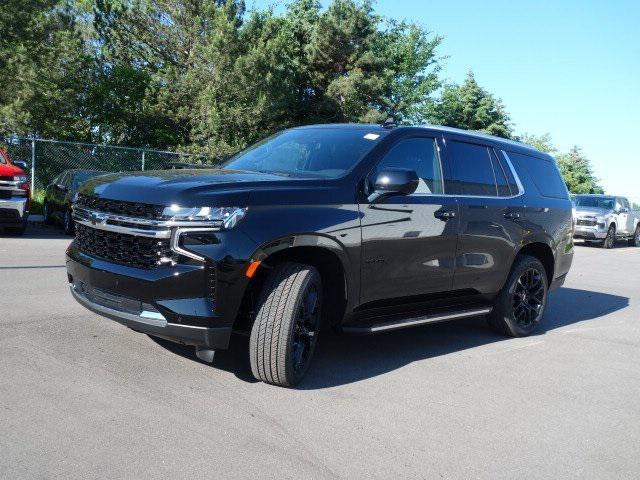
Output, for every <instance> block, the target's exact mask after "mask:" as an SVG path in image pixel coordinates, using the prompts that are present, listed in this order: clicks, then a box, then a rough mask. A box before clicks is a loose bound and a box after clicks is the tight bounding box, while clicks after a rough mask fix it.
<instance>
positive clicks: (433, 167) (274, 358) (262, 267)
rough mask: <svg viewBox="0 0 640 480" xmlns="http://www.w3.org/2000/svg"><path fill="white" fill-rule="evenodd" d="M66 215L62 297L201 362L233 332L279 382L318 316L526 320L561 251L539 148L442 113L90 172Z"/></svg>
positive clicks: (555, 280) (561, 193) (566, 231)
mask: <svg viewBox="0 0 640 480" xmlns="http://www.w3.org/2000/svg"><path fill="white" fill-rule="evenodd" d="M74 218H75V220H76V223H77V232H76V239H75V241H74V242H73V243H72V244H71V245H70V246H69V248H68V250H67V272H68V280H69V285H70V288H71V293H72V294H73V296H74V297H75V298H76V300H77V301H78V302H80V303H81V304H83V305H84V306H86V307H87V308H89V309H90V310H92V311H94V312H97V313H99V314H101V315H104V316H106V317H108V318H111V319H113V320H116V321H118V322H120V323H122V324H124V325H126V326H128V327H130V328H132V329H133V330H136V331H139V332H144V333H147V334H150V335H155V336H158V337H163V338H165V339H169V340H172V341H175V342H179V343H182V344H186V345H193V346H195V349H196V355H197V356H198V357H199V358H200V359H203V360H207V361H211V360H213V354H214V351H215V349H224V348H227V347H228V344H229V339H230V336H231V333H232V332H233V331H244V332H247V333H249V335H250V342H249V344H250V345H249V356H250V363H251V369H252V372H253V374H254V375H255V377H256V378H257V379H260V380H263V381H265V382H269V383H273V384H277V385H284V386H289V385H294V384H295V383H297V382H298V381H299V380H300V379H301V378H302V377H303V375H304V374H305V372H306V370H307V368H308V366H309V362H310V360H311V357H312V355H313V351H314V348H315V346H316V340H317V338H318V332H319V331H320V325H321V323H324V324H325V325H331V326H333V327H334V328H342V329H343V330H344V331H349V332H354V333H373V332H383V331H388V330H393V329H397V328H404V327H410V326H415V325H422V324H426V323H431V322H439V321H444V320H451V319H459V318H464V317H474V316H486V317H487V319H488V322H489V324H490V325H491V326H492V327H493V328H495V329H496V330H497V331H499V332H501V333H503V334H505V335H509V336H524V335H529V334H530V333H531V332H532V331H533V330H534V329H535V328H536V326H537V325H538V324H539V323H540V321H541V320H542V317H543V314H544V310H545V306H546V304H547V294H548V292H549V290H550V289H552V288H555V287H557V286H559V285H561V284H562V283H563V282H564V279H565V277H566V275H567V272H568V271H569V267H570V265H571V262H572V258H573V243H572V233H573V232H572V216H571V202H570V201H569V196H568V192H567V189H566V186H565V184H564V182H563V181H562V178H561V177H560V174H559V173H558V170H557V167H556V164H555V161H554V160H553V158H552V157H550V156H549V155H547V154H544V153H541V152H539V151H537V150H535V149H533V148H532V147H529V146H526V145H523V144H520V143H516V142H511V141H507V140H504V139H500V138H495V137H491V136H486V135H481V134H476V133H470V132H466V131H460V130H455V129H449V128H442V127H425V128H422V127H392V126H386V127H385V126H378V125H325V126H308V127H302V128H294V129H291V130H286V131H283V132H281V133H278V134H276V135H274V136H272V137H270V138H268V139H266V140H263V141H261V142H259V143H258V144H256V145H254V146H252V147H251V148H249V149H247V150H245V151H244V152H241V153H239V154H238V155H236V156H235V157H233V158H231V159H230V160H229V161H228V162H227V163H226V164H225V165H223V167H222V168H220V169H212V170H202V171H180V170H174V171H162V172H141V173H139V174H135V175H131V174H124V175H122V174H120V175H108V176H105V177H100V178H96V179H92V180H90V181H89V182H87V183H86V184H85V185H84V187H83V188H82V190H81V192H80V195H79V197H78V202H77V203H76V205H75V206H74Z"/></svg>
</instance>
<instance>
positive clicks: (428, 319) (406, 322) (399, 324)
mask: <svg viewBox="0 0 640 480" xmlns="http://www.w3.org/2000/svg"><path fill="white" fill-rule="evenodd" d="M492 310H493V308H492V307H484V308H474V309H471V310H459V311H457V312H447V313H438V314H435V315H424V316H422V317H416V318H403V319H401V320H392V321H390V322H382V323H376V324H373V325H366V326H344V327H342V331H344V332H347V333H360V334H367V333H378V332H387V331H389V330H399V329H401V328H409V327H416V326H418V325H426V324H427V323H438V322H445V321H447V320H455V319H458V318H469V317H479V316H480V315H487V314H488V313H491V311H492Z"/></svg>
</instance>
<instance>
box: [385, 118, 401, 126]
mask: <svg viewBox="0 0 640 480" xmlns="http://www.w3.org/2000/svg"><path fill="white" fill-rule="evenodd" d="M397 126H398V124H397V123H396V121H395V120H394V119H393V117H389V118H387V119H386V120H385V121H384V122H382V128H394V127H397Z"/></svg>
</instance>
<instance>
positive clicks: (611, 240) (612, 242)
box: [602, 225, 616, 249]
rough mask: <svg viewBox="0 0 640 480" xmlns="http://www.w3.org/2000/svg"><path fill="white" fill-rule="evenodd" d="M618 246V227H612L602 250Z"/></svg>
mask: <svg viewBox="0 0 640 480" xmlns="http://www.w3.org/2000/svg"><path fill="white" fill-rule="evenodd" d="M615 244H616V227H615V225H611V226H610V227H609V230H607V236H606V237H604V240H603V241H602V248H607V249H608V248H613V247H614V245H615Z"/></svg>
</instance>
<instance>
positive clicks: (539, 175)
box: [509, 152, 569, 199]
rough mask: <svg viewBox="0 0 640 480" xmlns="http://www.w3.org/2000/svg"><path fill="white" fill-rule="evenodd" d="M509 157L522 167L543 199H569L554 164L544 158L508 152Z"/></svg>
mask: <svg viewBox="0 0 640 480" xmlns="http://www.w3.org/2000/svg"><path fill="white" fill-rule="evenodd" d="M509 157H510V158H512V159H514V160H515V161H516V162H517V163H518V165H521V166H524V168H525V169H526V171H527V173H528V174H529V176H530V177H531V179H532V180H533V183H534V184H535V186H536V188H537V189H538V191H539V192H540V194H541V195H542V196H543V197H551V198H562V199H569V194H568V191H567V187H566V185H565V183H564V180H562V177H561V176H560V172H559V171H558V167H556V165H555V162H553V161H551V160H547V159H546V158H539V157H533V156H531V155H523V154H521V153H512V152H509Z"/></svg>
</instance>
